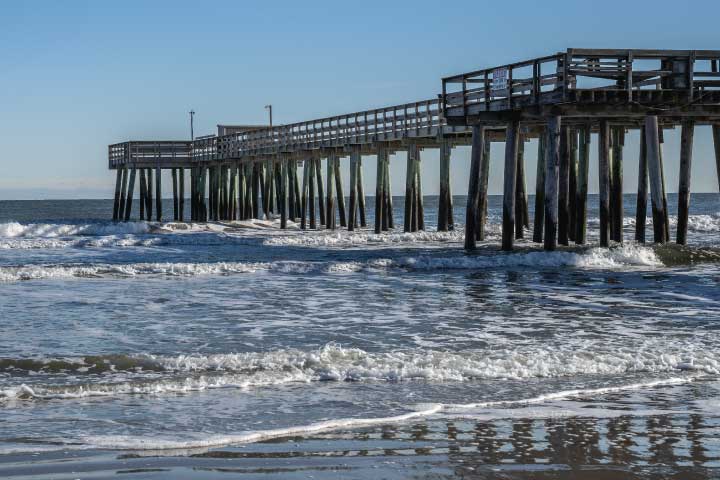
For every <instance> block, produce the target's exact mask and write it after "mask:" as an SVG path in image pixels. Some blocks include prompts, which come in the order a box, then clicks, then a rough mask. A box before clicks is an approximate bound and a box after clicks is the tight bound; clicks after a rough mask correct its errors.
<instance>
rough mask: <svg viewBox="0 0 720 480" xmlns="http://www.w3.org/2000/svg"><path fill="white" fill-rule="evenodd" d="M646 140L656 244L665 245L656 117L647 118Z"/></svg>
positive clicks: (658, 135)
mask: <svg viewBox="0 0 720 480" xmlns="http://www.w3.org/2000/svg"><path fill="white" fill-rule="evenodd" d="M645 140H646V142H647V163H648V174H649V177H650V195H651V199H652V211H653V231H654V234H655V243H665V241H666V240H667V238H666V236H665V212H664V202H663V188H662V169H661V166H660V163H661V158H660V134H659V130H658V119H657V117H656V116H648V117H646V118H645Z"/></svg>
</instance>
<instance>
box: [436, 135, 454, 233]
mask: <svg viewBox="0 0 720 480" xmlns="http://www.w3.org/2000/svg"><path fill="white" fill-rule="evenodd" d="M451 150H452V147H451V146H450V143H449V142H448V141H447V140H445V139H443V140H442V141H441V142H440V198H439V199H438V231H439V232H447V231H448V230H449V229H450V223H451V221H452V197H451V196H450V151H451Z"/></svg>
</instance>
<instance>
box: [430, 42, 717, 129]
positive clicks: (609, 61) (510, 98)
mask: <svg viewBox="0 0 720 480" xmlns="http://www.w3.org/2000/svg"><path fill="white" fill-rule="evenodd" d="M700 61H704V62H706V63H705V64H704V66H705V67H706V69H705V70H702V69H701V68H699V67H700V66H702V65H700V64H699V62H700ZM719 63H720V51H718V50H613V49H578V48H570V49H568V50H567V51H566V52H560V53H557V54H555V55H550V56H546V57H540V58H535V59H532V60H527V61H523V62H516V63H510V64H506V65H501V66H496V67H493V68H487V69H482V70H474V71H471V72H467V73H462V74H459V75H453V76H450V77H445V78H443V81H442V84H443V86H442V112H443V116H444V117H446V118H447V117H449V116H451V115H452V116H466V115H467V114H468V111H469V109H470V108H474V109H475V111H491V110H493V102H497V101H501V102H500V103H501V106H499V107H498V108H503V109H511V110H512V109H513V107H514V106H515V105H517V106H528V105H532V103H537V104H541V103H557V102H558V101H563V100H567V99H568V95H569V93H570V92H572V91H573V90H605V91H626V92H627V93H628V95H627V101H628V102H632V101H633V92H635V91H637V90H640V89H645V88H651V89H657V90H676V91H681V92H682V91H684V92H686V93H687V95H688V97H689V98H690V100H693V99H695V98H697V97H698V95H697V94H698V92H702V91H705V90H714V89H719V88H720V73H718V64H719ZM651 66H652V67H654V68H649V67H651ZM548 68H549V69H550V72H549V73H543V72H548ZM530 69H532V71H530ZM458 85H459V87H458ZM473 85H479V86H478V87H473ZM453 86H454V87H455V90H456V91H449V90H450V89H451V88H452V87H453ZM514 104H515V105H514Z"/></svg>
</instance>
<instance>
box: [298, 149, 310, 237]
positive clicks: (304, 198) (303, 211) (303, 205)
mask: <svg viewBox="0 0 720 480" xmlns="http://www.w3.org/2000/svg"><path fill="white" fill-rule="evenodd" d="M308 163H309V161H308V159H305V160H303V181H302V195H300V228H301V229H302V230H305V229H307V210H308V209H307V207H308V188H309V185H308V176H309V175H308V172H309V167H308Z"/></svg>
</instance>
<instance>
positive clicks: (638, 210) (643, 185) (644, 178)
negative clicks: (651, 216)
mask: <svg viewBox="0 0 720 480" xmlns="http://www.w3.org/2000/svg"><path fill="white" fill-rule="evenodd" d="M647 196H648V164H647V141H646V139H645V128H641V129H640V159H639V161H638V193H637V206H636V207H635V241H637V242H640V243H645V222H646V219H647Z"/></svg>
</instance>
